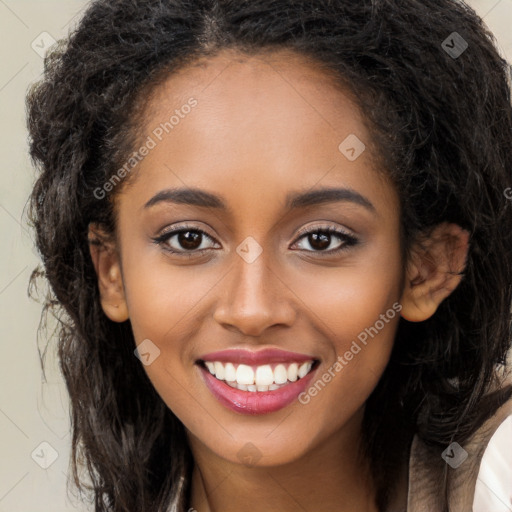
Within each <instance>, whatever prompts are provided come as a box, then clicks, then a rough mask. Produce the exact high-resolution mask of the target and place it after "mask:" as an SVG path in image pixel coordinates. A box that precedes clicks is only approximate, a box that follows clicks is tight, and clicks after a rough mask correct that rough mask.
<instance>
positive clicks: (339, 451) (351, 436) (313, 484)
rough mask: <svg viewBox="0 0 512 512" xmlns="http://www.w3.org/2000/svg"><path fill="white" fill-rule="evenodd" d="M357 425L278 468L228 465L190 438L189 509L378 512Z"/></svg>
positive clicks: (204, 511)
mask: <svg viewBox="0 0 512 512" xmlns="http://www.w3.org/2000/svg"><path fill="white" fill-rule="evenodd" d="M358 420H359V421H356V422H355V426H356V427H357V428H353V426H350V427H349V426H346V428H344V430H343V431H342V432H339V431H338V432H334V433H333V434H332V435H331V436H330V437H328V438H327V439H325V440H324V441H323V442H322V443H320V444H319V445H317V446H316V447H315V449H314V450H311V451H309V452H307V453H305V454H304V455H302V456H301V457H299V458H297V459H296V460H293V461H292V462H289V463H286V464H282V465H279V466H270V467H265V466H261V465H258V466H253V467H250V466H249V467H248V466H245V465H242V464H239V463H238V464H237V463H234V462H231V461H227V460H225V459H223V458H221V457H218V456H217V455H216V454H214V453H213V452H211V451H210V450H208V449H207V448H206V447H205V446H204V445H202V444H199V441H198V440H197V439H190V441H191V448H192V452H193V455H194V460H195V465H194V469H193V472H192V482H191V494H190V496H191V503H190V506H191V507H192V509H195V510H196V511H197V512H239V511H240V510H251V512H269V511H274V510H275V511H279V512H292V511H293V512H296V511H297V510H319V509H321V510H322V512H354V511H357V512H377V507H376V505H375V490H374V488H373V484H372V481H371V478H370V476H369V475H370V472H369V464H368V463H367V462H365V461H363V460H362V458H361V455H360V451H359V449H360V439H359V437H360V426H361V424H360V420H361V418H358ZM190 437H191V436H189V438H190Z"/></svg>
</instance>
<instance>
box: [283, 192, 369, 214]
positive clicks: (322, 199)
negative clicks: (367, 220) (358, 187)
mask: <svg viewBox="0 0 512 512" xmlns="http://www.w3.org/2000/svg"><path fill="white" fill-rule="evenodd" d="M339 201H349V202H352V203H356V204H359V205H361V206H364V207H365V208H366V209H367V210H369V211H371V212H373V213H375V206H373V204H372V203H371V201H370V200H369V199H368V198H366V197H364V196H363V195H361V194H360V193H359V192H356V191H355V190H352V189H350V188H321V189H317V190H311V191H309V192H305V193H291V194H288V196H287V198H286V207H287V208H288V209H290V210H291V209H294V208H304V207H306V206H311V205H315V204H322V203H334V202H339Z"/></svg>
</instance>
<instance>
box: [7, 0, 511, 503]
mask: <svg viewBox="0 0 512 512" xmlns="http://www.w3.org/2000/svg"><path fill="white" fill-rule="evenodd" d="M85 4H86V2H84V1H83V0H52V1H47V0H0V41H1V46H0V55H1V67H0V113H1V118H0V119H1V123H0V154H1V156H2V159H1V164H0V165H1V166H0V229H1V231H0V232H1V236H2V240H1V242H2V243H1V250H0V329H1V330H0V332H1V343H0V383H1V385H0V512H71V511H74V510H77V509H78V510H92V508H87V507H85V506H84V505H81V506H80V505H78V508H75V505H77V504H76V501H74V500H72V499H71V497H69V496H67V493H66V486H65V484H66V474H67V471H68V464H69V445H70V436H69V433H68V430H69V422H68V412H67V395H66V392H65V389H64V386H63V383H62V379H61V377H60V375H59V372H58V369H57V365H56V364H55V363H54V362H53V363H52V364H49V371H48V372H47V380H46V382H43V378H42V373H41V368H40V364H39V355H38V352H37V348H36V347H37V341H36V331H37V327H38V323H39V317H40V306H39V305H38V304H37V303H34V302H33V301H31V300H29V299H28V297H27V283H28V279H29V276H30V273H31V271H32V270H33V268H34V267H35V266H36V264H37V257H36V256H35V254H34V253H33V250H32V242H31V234H30V232H29V231H28V230H27V226H26V219H25V218H24V216H23V212H24V207H25V205H26V201H27V197H28V195H29V192H30V189H31V185H32V184H33V181H34V177H33V170H32V168H31V164H30V161H29V159H28V157H27V142H26V139H27V134H26V129H25V118H24V116H25V105H24V96H25V92H26V89H27V87H28V85H29V84H30V83H31V82H33V81H35V80H36V79H37V78H38V76H39V75H40V73H41V71H42V68H43V61H42V58H41V57H40V55H39V54H38V53H37V52H36V51H35V50H34V49H33V48H32V47H31V45H32V44H33V42H34V41H35V43H34V45H36V44H39V45H40V46H44V45H41V40H43V42H44V41H47V40H48V39H47V38H48V36H45V35H43V36H41V33H43V32H46V33H48V34H49V35H50V36H51V37H53V38H55V39H59V38H60V37H63V36H65V35H66V34H67V32H68V30H69V28H70V27H72V26H73V25H74V24H75V23H76V21H77V19H78V17H79V13H80V11H82V10H83V7H84V5H85ZM470 4H471V5H472V6H473V7H474V8H475V9H476V10H477V12H478V13H479V14H480V15H481V16H482V17H483V18H484V21H485V22H486V23H487V24H488V26H489V27H490V29H491V30H492V31H493V32H494V33H495V35H496V37H497V39H498V42H499V47H500V50H501V51H502V53H503V55H505V56H506V57H507V58H508V60H509V61H512V0H472V1H471V2H470ZM77 14H78V16H77ZM453 29H454V31H456V30H457V27H453ZM447 35H448V34H447ZM36 49H38V48H37V46H36ZM39 51H40V52H41V51H43V48H41V49H39ZM44 343H45V340H40V345H41V346H42V345H44ZM53 347H54V344H51V345H50V349H49V352H50V353H51V352H52V349H53ZM48 361H49V362H51V358H49V359H48ZM41 443H48V444H45V445H41ZM50 446H51V448H50ZM55 452H56V453H57V454H58V457H57V459H56V460H55V462H54V463H53V464H51V465H50V466H49V467H48V468H47V469H43V468H42V467H41V466H40V465H38V463H37V462H39V463H44V461H45V460H46V462H47V463H49V462H51V460H52V459H51V456H52V453H55ZM36 461H37V462H36ZM73 503H75V505H73ZM504 510H510V511H512V508H504ZM134 512H135V511H134Z"/></svg>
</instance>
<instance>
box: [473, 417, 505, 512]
mask: <svg viewBox="0 0 512 512" xmlns="http://www.w3.org/2000/svg"><path fill="white" fill-rule="evenodd" d="M488 510H492V511H493V512H502V511H503V512H509V511H510V510H512V411H511V413H510V414H509V415H508V416H507V417H506V418H505V420H504V421H503V422H502V423H501V424H500V425H499V426H498V428H497V429H496V431H495V432H494V434H493V436H492V437H491V440H490V441H489V444H488V445H487V448H486V449H485V452H484V455H483V457H482V462H481V464H480V470H479V472H478V478H477V482H476V486H475V496H474V501H473V512H487V511H488Z"/></svg>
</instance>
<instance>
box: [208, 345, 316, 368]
mask: <svg viewBox="0 0 512 512" xmlns="http://www.w3.org/2000/svg"><path fill="white" fill-rule="evenodd" d="M199 360H200V361H211V362H214V361H220V362H226V363H236V364H246V365H248V366H251V365H254V366H258V365H263V364H268V363H290V362H297V363H301V362H305V361H311V360H315V358H314V357H313V356H310V355H306V354H299V353H297V352H289V351H286V350H280V349H276V348H265V349H262V350H257V351H253V350H247V349H228V350H220V351H217V352H210V353H208V354H204V355H203V356H201V357H200V358H199Z"/></svg>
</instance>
